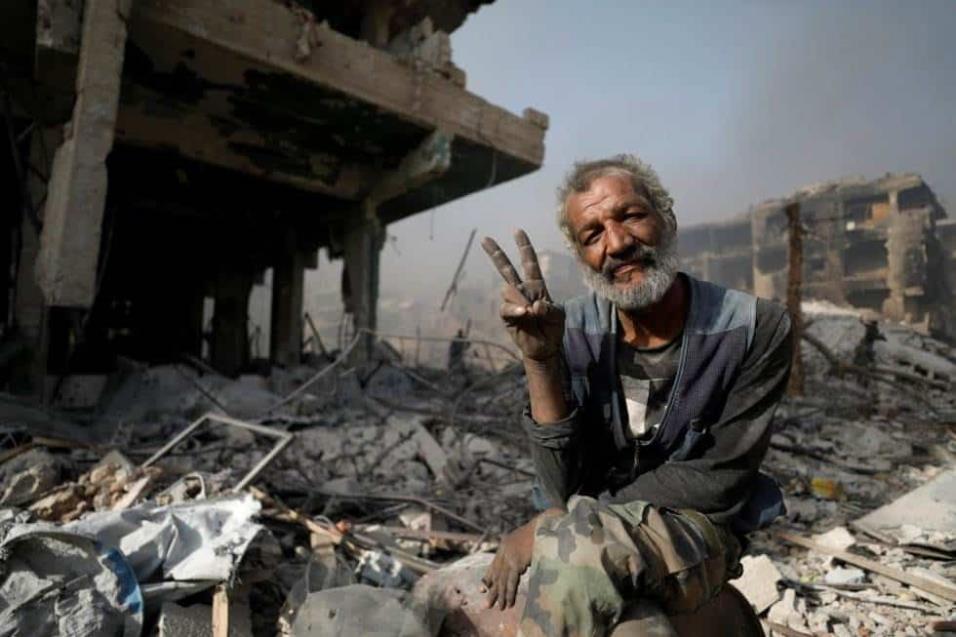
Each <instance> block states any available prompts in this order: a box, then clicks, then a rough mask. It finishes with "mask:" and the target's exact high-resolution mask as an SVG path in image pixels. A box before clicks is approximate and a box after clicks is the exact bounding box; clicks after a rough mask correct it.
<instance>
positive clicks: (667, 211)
mask: <svg viewBox="0 0 956 637" xmlns="http://www.w3.org/2000/svg"><path fill="white" fill-rule="evenodd" d="M609 175H620V176H622V177H628V178H630V179H631V182H632V183H633V184H634V192H636V193H638V194H639V195H642V196H644V197H646V198H647V203H648V204H649V205H650V207H651V208H653V209H654V210H655V211H656V212H657V213H658V214H659V215H660V216H661V219H663V221H664V224H665V226H666V227H667V231H668V234H672V233H673V232H675V231H676V230H677V218H676V217H675V216H674V199H673V198H672V197H671V195H670V193H669V192H667V189H666V188H664V186H663V185H661V180H660V178H659V177H658V176H657V173H656V172H655V171H654V169H653V168H651V166H650V164H646V163H644V162H643V161H641V160H640V159H638V158H637V157H636V156H635V155H628V154H621V155H614V156H613V157H608V158H606V159H598V160H594V161H579V162H576V163H575V164H574V166H572V167H571V170H570V171H569V172H568V174H567V176H566V177H565V178H564V182H563V183H562V184H561V187H560V188H558V227H559V228H561V232H563V233H564V236H565V238H566V239H567V241H568V242H569V244H570V245H571V246H572V247H575V246H577V244H578V242H577V240H576V239H575V238H574V234H573V233H572V232H571V225H570V223H569V222H568V197H570V196H571V195H572V194H574V193H580V192H586V191H587V190H588V189H589V188H590V187H591V184H592V183H594V180H595V179H598V178H600V177H607V176H609Z"/></svg>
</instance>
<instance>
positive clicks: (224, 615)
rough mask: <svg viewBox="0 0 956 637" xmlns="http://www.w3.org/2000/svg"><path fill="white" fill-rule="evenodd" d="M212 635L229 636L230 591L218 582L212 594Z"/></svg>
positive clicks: (218, 636)
mask: <svg viewBox="0 0 956 637" xmlns="http://www.w3.org/2000/svg"><path fill="white" fill-rule="evenodd" d="M212 637H229V591H228V590H227V589H226V585H225V584H218V585H217V586H216V591H215V592H214V593H213V595H212Z"/></svg>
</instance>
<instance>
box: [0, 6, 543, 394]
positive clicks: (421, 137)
mask: <svg viewBox="0 0 956 637" xmlns="http://www.w3.org/2000/svg"><path fill="white" fill-rule="evenodd" d="M485 3H486V2H482V1H481V0H455V1H452V2H431V1H429V0H412V1H411V2H397V1H392V0H366V1H354V2H343V3H334V4H328V3H323V4H320V3H310V2H282V1H279V0H243V1H242V2H233V3H220V2H205V1H200V0H163V1H160V0H135V1H131V0H120V2H116V0H109V1H106V0H86V2H85V3H84V2H78V1H72V0H14V1H13V2H7V3H4V8H3V9H2V13H3V14H4V15H3V18H2V20H0V25H2V26H0V33H2V37H0V62H2V74H3V77H2V80H3V85H2V87H0V89H2V91H3V97H4V99H3V103H2V107H3V110H2V115H3V119H4V123H5V129H6V130H5V131H4V152H3V153H0V154H2V159H0V162H2V163H3V165H2V166H0V180H2V181H3V186H2V188H0V194H2V197H3V201H2V210H3V213H2V219H3V231H4V232H5V236H6V237H7V238H8V240H7V241H5V242H4V249H3V250H2V255H0V258H2V259H3V262H4V264H5V268H4V272H5V273H6V275H7V276H5V277H4V280H3V281H2V284H0V285H2V286H3V290H4V294H3V297H2V301H0V304H2V305H3V308H2V309H3V314H2V321H3V343H4V348H3V358H4V362H5V365H4V366H3V368H4V369H5V370H7V371H6V374H7V377H6V378H5V379H4V382H5V383H6V384H7V386H8V387H10V388H11V389H13V390H15V391H17V392H19V393H27V394H34V395H37V394H42V393H44V392H47V393H48V392H49V387H48V385H50V383H51V379H57V378H62V377H64V376H65V375H67V374H91V373H92V374H96V373H103V372H105V371H108V370H109V368H110V367H111V366H112V365H114V364H115V360H116V357H117V356H126V357H131V358H134V359H138V360H144V361H150V362H161V361H164V360H170V359H173V358H176V357H182V356H193V357H198V356H201V355H202V353H203V352H204V351H207V352H208V355H209V359H210V363H211V364H212V366H213V367H215V368H216V369H217V370H219V371H221V372H223V373H226V374H229V375H233V374H236V373H238V372H239V371H240V370H242V369H244V368H246V367H247V366H248V365H249V363H250V360H249V358H250V355H249V338H250V336H249V326H248V324H247V309H248V299H249V294H250V289H251V288H252V286H253V284H254V283H255V282H256V281H258V280H261V278H262V276H263V273H264V272H265V271H266V270H269V269H271V271H272V282H273V285H272V299H271V321H270V324H271V334H270V337H271V338H270V351H269V358H270V361H271V362H272V363H273V364H279V365H291V364H295V363H297V362H298V358H299V356H300V352H301V342H302V333H303V329H302V321H303V311H302V305H303V278H304V274H303V273H304V271H305V270H306V269H308V268H314V267H317V252H318V250H319V249H321V248H325V249H327V250H328V252H329V254H330V255H331V256H332V257H333V258H342V259H344V263H345V274H344V275H343V281H342V301H343V304H344V307H345V310H346V312H347V313H348V314H350V315H351V318H352V321H353V323H354V329H355V330H363V329H365V330H373V329H374V328H375V326H376V302H377V296H378V268H379V251H380V249H381V247H382V244H383V241H384V237H385V228H386V227H387V225H388V224H389V223H392V222H394V221H397V220H399V219H402V218H404V217H407V216H409V215H413V214H415V213H418V212H420V211H423V210H426V209H429V208H433V207H435V206H438V205H440V204H443V203H446V202H448V201H451V200H453V199H456V198H459V197H462V196H465V195H467V194H470V193H473V192H475V191H478V190H482V189H484V188H488V187H491V186H493V185H495V184H499V183H502V182H504V181H508V180H510V179H514V178H516V177H520V176H522V175H524V174H527V173H529V172H531V171H533V170H535V169H537V168H538V167H539V166H540V165H541V162H542V158H543V152H544V145H543V140H544V135H545V131H546V129H547V126H548V120H547V117H546V116H545V115H543V114H542V113H539V112H537V111H534V110H533V109H526V110H525V112H524V113H523V115H521V116H518V115H514V114H512V113H510V112H508V111H506V110H504V109H502V108H499V107H497V106H495V105H492V104H490V103H488V102H487V101H485V100H484V99H482V98H481V97H479V96H477V95H475V94H473V93H470V92H469V91H468V90H467V89H466V87H465V85H466V76H465V73H464V71H463V70H462V69H460V68H459V67H457V66H455V64H454V63H453V62H452V60H451V47H450V40H449V35H448V34H449V33H450V32H452V31H454V30H455V29H456V28H458V27H459V26H460V25H461V24H462V23H463V22H464V20H465V19H466V18H467V17H468V15H469V14H470V13H472V12H474V11H476V10H477V9H478V8H479V7H480V5H481V4H485ZM117 8H118V9H119V10H117ZM362 349H363V348H362V346H361V345H360V346H359V347H358V348H357V351H361V350H362ZM54 382H55V381H54Z"/></svg>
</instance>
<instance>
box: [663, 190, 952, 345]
mask: <svg viewBox="0 0 956 637" xmlns="http://www.w3.org/2000/svg"><path fill="white" fill-rule="evenodd" d="M794 202H796V203H799V210H800V222H801V226H802V227H803V232H804V236H803V272H802V281H803V290H802V291H803V296H804V298H811V299H820V300H825V301H830V302H832V303H836V304H838V305H845V306H851V307H856V308H861V309H867V310H872V311H874V312H876V313H879V314H881V315H882V316H884V317H885V318H887V319H889V320H893V321H901V322H906V323H909V324H912V325H914V326H916V327H918V328H919V329H921V331H923V332H925V333H931V334H934V335H937V336H941V337H944V338H946V339H948V340H953V339H956V297H954V294H953V290H956V285H954V283H956V225H954V220H952V219H949V218H948V217H947V214H946V210H945V209H944V208H943V206H942V205H941V204H940V202H939V200H938V199H937V197H936V195H935V194H934V193H933V191H932V190H931V189H930V187H929V186H928V185H927V184H926V183H925V182H924V181H923V179H922V178H921V177H920V176H919V175H915V174H900V175H890V174H888V175H886V176H884V177H882V178H880V179H876V180H873V181H864V180H862V179H861V180H842V181H836V182H828V183H824V184H819V185H814V186H809V187H807V188H803V189H801V190H799V191H797V192H796V193H794V194H793V195H791V196H790V197H787V198H783V199H772V200H769V201H766V202H764V203H761V204H759V205H758V206H756V207H754V208H752V209H751V210H750V211H748V212H747V213H746V214H743V215H740V216H738V217H736V218H734V219H731V220H728V221H722V222H718V223H710V224H702V225H696V226H691V227H688V228H684V229H681V232H680V246H679V248H680V253H681V260H682V264H683V267H684V268H685V269H686V270H687V271H688V272H691V273H693V274H695V275H696V276H699V277H701V278H704V279H707V280H710V281H715V282H717V283H721V284H724V285H728V286H731V287H735V288H739V289H744V290H749V291H752V292H754V293H755V294H757V295H758V296H763V297H768V298H775V299H784V298H786V291H787V278H788V255H789V241H788V238H789V231H788V228H787V216H786V212H785V208H786V207H787V205H788V204H791V203H794Z"/></svg>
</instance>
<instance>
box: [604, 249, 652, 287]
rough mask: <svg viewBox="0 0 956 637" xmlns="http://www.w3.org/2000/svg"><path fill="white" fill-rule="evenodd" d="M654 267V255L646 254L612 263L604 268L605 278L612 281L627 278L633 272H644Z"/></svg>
mask: <svg viewBox="0 0 956 637" xmlns="http://www.w3.org/2000/svg"><path fill="white" fill-rule="evenodd" d="M652 267H654V257H652V256H651V255H646V256H643V257H637V258H634V259H630V260H628V261H625V262H624V263H610V264H607V266H605V268H604V278H606V279H607V280H608V281H610V282H612V283H613V282H615V281H621V280H624V279H627V278H628V276H629V275H630V274H631V273H632V272H637V271H640V272H644V271H646V270H648V269H649V268H652Z"/></svg>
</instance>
